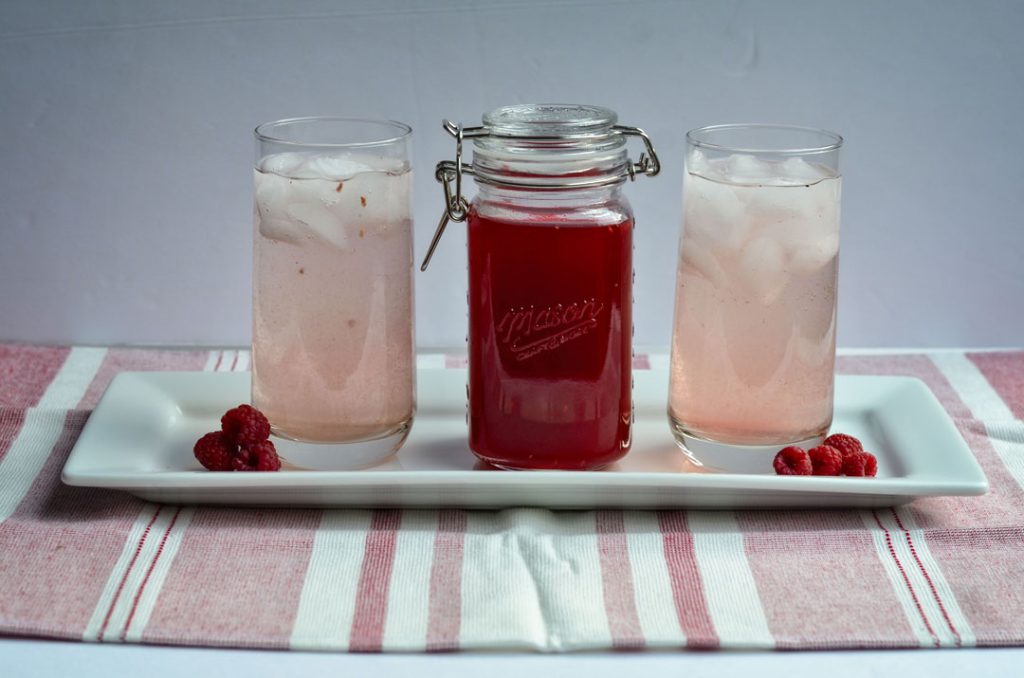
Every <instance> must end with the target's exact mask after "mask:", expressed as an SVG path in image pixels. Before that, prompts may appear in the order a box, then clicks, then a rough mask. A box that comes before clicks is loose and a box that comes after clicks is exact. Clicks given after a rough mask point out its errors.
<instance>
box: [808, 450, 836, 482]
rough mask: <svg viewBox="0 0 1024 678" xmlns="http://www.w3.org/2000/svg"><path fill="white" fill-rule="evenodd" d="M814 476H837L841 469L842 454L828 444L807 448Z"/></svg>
mask: <svg viewBox="0 0 1024 678" xmlns="http://www.w3.org/2000/svg"><path fill="white" fill-rule="evenodd" d="M807 456H808V457H810V458H811V465H812V466H813V467H814V475H816V476H837V475H839V474H840V473H842V471H843V455H842V453H841V452H840V451H839V450H837V449H836V448H834V447H830V446H829V445H818V446H817V447H812V448H811V449H809V450H807Z"/></svg>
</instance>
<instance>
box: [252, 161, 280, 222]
mask: <svg viewBox="0 0 1024 678" xmlns="http://www.w3.org/2000/svg"><path fill="white" fill-rule="evenodd" d="M253 186H254V191H253V192H254V196H255V202H256V208H257V209H258V210H259V213H260V216H262V217H264V218H272V217H283V216H284V214H285V209H286V208H287V207H288V180H287V179H285V178H284V177H282V176H278V175H277V174H268V173H266V172H260V171H257V172H255V173H254V182H253Z"/></svg>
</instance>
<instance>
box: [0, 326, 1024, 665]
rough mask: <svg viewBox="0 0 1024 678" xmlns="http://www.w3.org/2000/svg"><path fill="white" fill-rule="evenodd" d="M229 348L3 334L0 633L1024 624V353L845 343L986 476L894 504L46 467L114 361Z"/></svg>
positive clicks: (584, 640)
mask: <svg viewBox="0 0 1024 678" xmlns="http://www.w3.org/2000/svg"><path fill="white" fill-rule="evenodd" d="M434 361H435V362H437V363H438V364H439V365H444V364H449V365H450V366H457V365H458V363H459V361H458V360H446V359H445V358H444V357H441V356H438V357H436V358H435V359H434ZM648 365H649V362H648V361H646V360H644V361H641V363H640V364H638V365H637V367H638V369H642V368H644V367H647V366H648ZM247 368H248V353H246V352H245V351H157V350H135V349H103V348H70V349H69V348H41V347H33V346H10V345H8V346H4V345H0V633H4V634H10V635H17V636H40V637H49V638H65V639H81V640H86V641H95V642H146V643H168V644H181V645H210V646H233V647H259V648H295V649H317V650H349V651H437V650H457V649H484V648H487V649H490V648H524V649H535V650H542V651H561V650H575V649H600V648H641V647H649V648H650V647H657V648H673V647H692V648H788V649H801V648H862V647H913V646H921V647H940V646H941V647H946V646H950V647H953V646H974V645H1021V644H1024V583H1022V582H1024V422H1022V421H1021V420H1022V419H1024V352H1008V353H962V352H943V353H935V354H930V355H890V356H856V357H844V358H841V359H840V361H839V370H840V371H841V372H845V373H857V374H868V373H870V374H902V375H910V376H915V377H919V378H921V379H922V380H924V382H925V383H926V384H928V386H929V387H930V388H931V389H932V391H933V392H934V393H935V395H936V396H937V397H938V399H939V400H940V401H941V403H942V404H943V406H944V407H945V408H946V410H947V411H948V412H949V414H950V416H951V417H952V418H953V420H954V421H955V422H956V424H957V426H958V427H959V429H960V431H961V433H962V434H963V436H964V438H965V439H966V440H967V442H968V444H969V445H970V447H971V449H972V450H973V451H974V453H975V455H977V458H978V460H979V462H980V463H981V465H982V466H983V468H984V470H985V473H986V474H987V475H988V478H989V481H990V483H991V488H992V489H991V491H990V492H989V494H987V495H986V496H984V497H973V498H935V499H927V500H921V501H917V502H915V503H913V504H911V505H909V506H906V507H902V508H897V509H878V510H869V511H841V510H827V511H825V510H823V511H789V512H755V511H749V512H699V511H666V512H644V511H597V512H552V511H545V510H539V509H517V510H506V511H496V512H482V511H451V510H446V511H397V510H379V511H315V510H252V509H230V508H228V509H225V508H196V507H182V506H161V505H156V504H149V503H146V502H143V501H140V500H138V499H135V498H133V497H131V496H130V495H127V494H123V493H119V492H113V491H99V490H91V489H85V488H74V487H66V486H64V485H62V484H61V482H60V480H59V476H60V469H61V467H62V466H63V464H64V461H65V459H66V457H67V454H68V452H69V451H70V449H71V447H72V446H73V444H74V441H75V439H76V437H77V435H78V434H79V432H80V431H81V428H82V426H83V424H84V423H85V420H86V418H87V417H88V415H89V410H90V409H91V408H92V407H93V406H94V405H95V403H96V401H97V399H98V398H99V396H100V394H101V393H102V391H103V389H104V388H105V387H106V385H107V383H108V382H109V381H110V379H111V377H112V376H113V375H114V374H116V373H117V372H118V371H120V370H125V369H132V370H140V369H142V370H195V369H206V370H221V371H230V370H245V369H247Z"/></svg>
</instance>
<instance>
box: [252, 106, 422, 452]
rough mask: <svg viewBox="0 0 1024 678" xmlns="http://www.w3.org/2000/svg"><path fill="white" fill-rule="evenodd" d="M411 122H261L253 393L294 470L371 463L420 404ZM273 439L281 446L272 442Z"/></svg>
mask: <svg viewBox="0 0 1024 678" xmlns="http://www.w3.org/2000/svg"><path fill="white" fill-rule="evenodd" d="M410 134H411V130H410V128H409V127H408V126H406V125H403V124H400V123H396V122H389V121H376V120H356V119H344V118H300V119H292V120H282V121H279V122H273V123H268V124H266V125H261V126H260V127H258V128H257V129H256V141H257V158H256V167H255V172H254V181H255V184H254V188H255V191H254V193H255V210H254V223H255V228H254V267H253V338H252V339H253V344H252V360H253V362H252V401H253V405H254V406H255V407H257V408H259V409H260V410H262V411H263V413H264V414H266V415H267V418H268V419H269V420H270V424H271V428H272V430H273V433H274V434H275V435H276V436H278V437H279V438H283V439H286V440H290V441H299V442H301V443H306V445H298V444H295V445H291V444H288V443H287V442H286V443H285V444H284V449H283V450H282V453H283V454H284V455H285V456H287V458H288V459H289V460H291V461H293V462H295V463H297V464H299V465H301V466H309V467H316V468H346V467H356V466H366V465H371V464H374V463H377V462H379V461H381V460H382V459H384V458H387V457H388V456H390V455H391V454H392V453H394V452H395V451H396V450H397V449H398V448H399V446H401V444H402V442H403V441H404V440H405V437H406V435H407V434H408V431H409V428H410V426H411V425H412V419H413V412H414V410H415V395H414V394H415V352H414V338H413V281H412V219H411V215H410V184H411V177H412V174H411V169H410V164H409V157H408V156H409V140H410ZM280 446H281V445H280V444H279V447H280Z"/></svg>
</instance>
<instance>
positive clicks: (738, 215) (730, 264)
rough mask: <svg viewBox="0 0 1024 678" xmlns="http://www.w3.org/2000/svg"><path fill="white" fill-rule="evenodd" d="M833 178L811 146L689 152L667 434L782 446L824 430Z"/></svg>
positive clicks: (831, 346)
mask: <svg viewBox="0 0 1024 678" xmlns="http://www.w3.org/2000/svg"><path fill="white" fill-rule="evenodd" d="M840 182H841V179H840V177H839V175H838V173H837V172H836V171H835V170H834V169H832V168H831V167H829V166H828V165H825V164H819V163H817V162H815V158H814V157H813V156H809V157H807V158H804V157H794V156H790V157H785V156H783V157H776V158H771V159H765V158H764V157H763V156H757V155H754V154H744V153H731V154H729V155H725V154H722V153H719V154H718V155H717V157H714V156H712V155H711V154H710V153H709V155H705V153H704V152H702V150H701V149H700V148H697V149H692V150H691V151H690V154H689V157H688V159H687V176H686V179H685V183H684V189H683V196H684V227H683V236H682V240H681V244H680V259H679V270H678V281H677V282H678V289H677V294H676V310H675V328H674V333H673V346H672V372H671V386H670V395H669V415H670V417H671V419H672V424H673V428H674V429H675V431H676V433H677V436H678V435H680V434H682V435H683V436H692V437H694V438H697V439H703V440H711V441H715V442H719V443H726V444H730V445H772V444H776V445H781V444H785V443H790V442H797V441H805V440H808V439H811V438H814V437H815V436H819V435H823V434H824V433H825V432H826V431H827V430H828V427H829V426H830V424H831V422H832V384H833V369H834V362H835V328H836V273H837V258H838V253H839V198H840Z"/></svg>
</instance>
